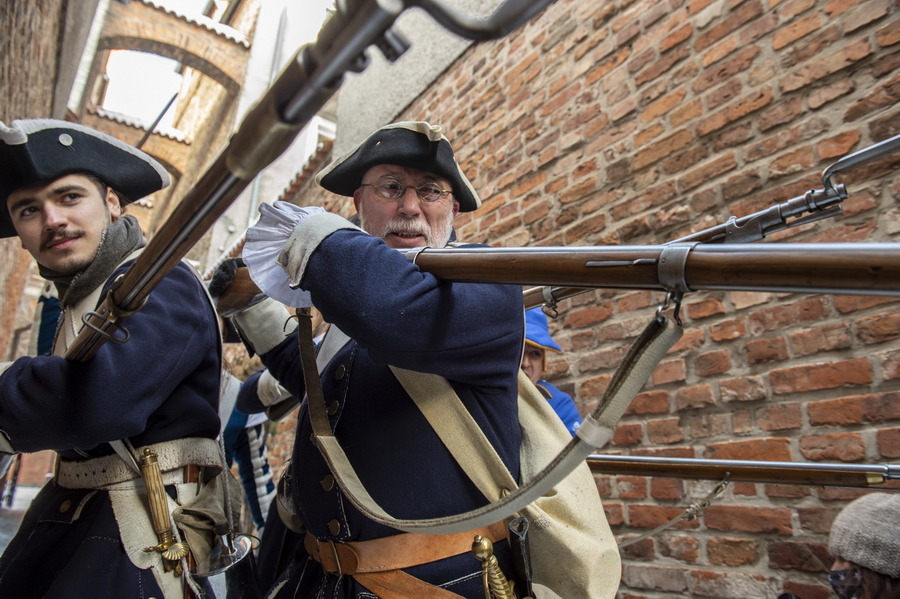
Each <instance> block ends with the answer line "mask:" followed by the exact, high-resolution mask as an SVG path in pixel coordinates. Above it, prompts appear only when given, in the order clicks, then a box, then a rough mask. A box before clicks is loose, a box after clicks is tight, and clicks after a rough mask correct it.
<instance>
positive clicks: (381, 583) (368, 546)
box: [303, 522, 506, 599]
mask: <svg viewBox="0 0 900 599" xmlns="http://www.w3.org/2000/svg"><path fill="white" fill-rule="evenodd" d="M475 535H481V536H482V537H485V538H487V539H490V541H491V542H492V543H497V542H499V541H501V540H503V539H506V525H505V524H504V523H503V522H498V523H496V524H492V525H491V526H486V527H484V528H480V529H478V530H472V531H467V532H460V533H454V534H448V535H427V534H419V533H403V534H399V535H394V536H390V537H383V538H381V539H372V540H369V541H353V542H349V543H341V542H339V541H330V540H327V539H325V540H319V539H317V538H316V537H314V536H313V535H312V534H310V533H306V538H305V539H304V543H303V545H304V547H305V548H306V551H307V553H309V555H310V556H312V558H313V559H314V560H316V561H317V562H319V563H320V564H322V568H323V569H324V570H325V571H326V572H329V573H331V574H336V575H338V576H340V575H343V574H347V575H351V576H353V578H355V579H356V581H357V582H359V583H360V584H361V585H363V586H364V587H366V588H367V589H369V590H370V591H372V592H373V593H375V594H376V595H378V596H379V597H381V598H382V599H401V598H404V597H409V598H416V599H418V598H421V597H434V598H450V597H459V595H457V594H455V593H451V592H450V591H445V590H443V589H441V588H439V587H435V586H432V585H430V584H428V583H426V582H423V581H421V580H419V579H418V578H415V577H413V576H410V575H409V574H406V573H405V572H401V571H400V570H401V569H402V568H411V567H413V566H418V565H421V564H427V563H429V562H435V561H438V560H441V559H444V558H448V557H453V556H455V555H459V554H461V553H465V552H467V551H471V550H472V541H473V540H474V538H475Z"/></svg>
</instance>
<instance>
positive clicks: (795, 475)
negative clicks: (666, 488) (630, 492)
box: [587, 454, 900, 487]
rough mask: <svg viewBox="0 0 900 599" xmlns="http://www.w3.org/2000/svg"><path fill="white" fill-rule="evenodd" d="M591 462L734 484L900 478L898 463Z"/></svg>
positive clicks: (846, 483) (620, 470) (628, 471)
mask: <svg viewBox="0 0 900 599" xmlns="http://www.w3.org/2000/svg"><path fill="white" fill-rule="evenodd" d="M587 462H588V466H589V467H590V468H591V471H592V472H596V473H599V474H614V475H629V476H657V477H664V478H683V479H695V480H725V479H727V480H729V481H733V482H752V483H769V484H779V485H799V486H814V487H871V486H873V485H879V484H882V483H884V482H885V481H886V480H890V479H897V478H900V472H898V466H897V465H894V464H884V465H870V464H822V463H804V462H767V461H753V460H707V459H697V458H668V457H656V456H623V455H601V454H592V455H590V456H588V458H587Z"/></svg>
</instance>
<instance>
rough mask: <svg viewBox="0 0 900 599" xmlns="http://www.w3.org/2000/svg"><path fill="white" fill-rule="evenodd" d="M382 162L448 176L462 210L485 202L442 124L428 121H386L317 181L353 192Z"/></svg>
mask: <svg viewBox="0 0 900 599" xmlns="http://www.w3.org/2000/svg"><path fill="white" fill-rule="evenodd" d="M379 164H396V165H398V166H405V167H407V168H414V169H417V170H420V171H426V172H429V173H433V174H435V175H440V176H441V177H444V178H445V179H447V180H448V181H450V184H451V185H452V186H453V197H454V198H455V199H456V200H457V201H458V202H459V210H460V212H470V211H472V210H475V209H476V208H478V207H479V206H481V199H479V197H478V194H477V193H475V189H474V188H473V187H472V184H471V183H470V182H469V180H468V179H467V178H466V176H465V175H464V174H463V172H462V169H461V168H459V164H457V162H456V158H455V157H454V156H453V148H452V147H451V146H450V141H449V140H448V139H447V138H446V137H444V136H443V135H442V134H441V128H440V127H438V126H436V125H431V124H429V123H426V122H425V121H404V122H400V123H394V124H392V125H386V126H384V127H382V128H381V129H379V130H378V131H376V132H375V133H373V134H372V135H370V136H369V137H367V138H366V139H365V141H363V142H362V143H361V144H359V145H358V146H356V148H354V149H353V150H352V151H351V152H350V153H349V154H347V155H346V156H342V157H341V158H338V159H337V160H335V161H334V162H332V163H331V164H330V165H328V166H327V167H326V168H325V169H324V170H322V171H321V172H320V173H319V174H318V175H317V176H316V182H317V183H318V184H319V185H321V186H322V187H324V188H325V189H327V190H328V191H331V192H333V193H336V194H340V195H342V196H352V195H353V192H354V191H356V190H357V189H359V186H360V184H361V183H362V178H363V175H365V174H366V172H367V171H368V170H369V169H370V168H372V167H373V166H378V165H379Z"/></svg>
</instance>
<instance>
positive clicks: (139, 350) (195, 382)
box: [0, 264, 221, 599]
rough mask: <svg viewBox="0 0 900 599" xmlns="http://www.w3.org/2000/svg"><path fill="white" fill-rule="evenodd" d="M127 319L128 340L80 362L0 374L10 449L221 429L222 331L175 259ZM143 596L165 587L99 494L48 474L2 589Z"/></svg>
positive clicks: (95, 450)
mask: <svg viewBox="0 0 900 599" xmlns="http://www.w3.org/2000/svg"><path fill="white" fill-rule="evenodd" d="M124 269H125V266H123V267H120V269H119V270H118V271H116V272H115V273H114V274H113V275H112V276H111V277H110V278H109V279H108V281H107V287H108V286H109V284H110V283H111V282H112V281H113V280H114V279H115V277H116V276H117V275H118V274H120V273H121V272H124ZM125 326H126V328H127V329H128V330H129V331H130V332H131V339H130V340H129V341H128V342H127V343H124V344H118V343H106V344H104V345H103V346H102V347H101V348H100V349H99V350H98V351H97V353H96V355H95V356H94V357H93V359H91V360H90V361H88V362H86V363H75V362H67V361H66V360H64V359H63V358H61V357H57V356H42V357H36V358H20V359H19V360H16V361H15V362H14V363H13V364H12V366H11V367H10V368H9V369H8V370H7V371H6V372H5V373H3V374H2V375H0V429H2V430H3V431H4V432H5V433H6V435H7V436H8V438H9V441H10V443H11V444H12V446H13V448H15V449H16V450H17V451H23V452H32V451H38V450H43V449H54V450H56V451H58V452H59V453H60V455H61V456H62V457H64V458H68V459H81V457H80V455H79V454H78V453H77V452H76V451H74V450H75V449H76V448H77V449H80V450H82V451H84V452H86V453H87V454H89V455H91V456H102V455H109V454H112V453H113V449H112V447H111V446H110V445H109V444H108V441H113V440H117V439H122V438H125V437H127V438H129V439H130V440H131V441H132V442H133V443H134V445H135V447H140V446H143V445H148V444H153V443H159V442H162V441H168V440H172V439H179V438H183V437H207V438H211V439H212V438H215V437H216V436H217V434H218V431H219V418H218V414H217V409H218V398H219V381H220V373H221V363H220V356H219V346H218V343H219V342H218V327H217V324H216V321H215V315H214V314H213V312H212V307H211V306H210V304H209V300H208V299H207V297H206V296H205V291H204V290H203V288H202V286H201V284H200V282H199V280H198V279H197V277H196V276H195V275H194V274H193V273H192V272H190V270H189V267H187V266H186V265H183V264H179V265H178V266H176V267H175V268H174V269H173V271H172V272H171V273H170V274H169V275H168V276H167V277H165V278H164V279H163V280H162V281H161V282H160V284H159V285H158V287H157V288H156V289H155V290H154V291H153V293H152V294H151V295H150V298H149V300H148V301H147V304H146V305H145V306H144V308H143V309H141V310H140V311H139V312H137V313H136V314H134V315H133V316H131V317H129V318H128V319H127V321H126V322H125ZM67 502H68V503H67ZM77 508H80V509H77ZM151 596H156V597H160V598H161V597H162V593H161V592H160V591H159V587H158V586H157V583H156V581H155V579H154V576H153V573H152V572H151V571H149V570H139V569H138V568H136V567H135V566H133V565H132V563H131V561H130V560H129V559H128V557H127V555H126V554H125V553H124V550H123V547H122V542H121V540H120V538H119V531H118V527H117V525H116V521H115V518H114V516H113V513H112V508H111V506H110V502H109V497H108V495H107V493H105V492H103V491H92V490H90V489H86V490H70V489H63V488H62V487H59V486H58V485H56V484H55V483H54V482H53V481H52V480H51V481H50V482H48V483H47V485H45V487H44V488H43V489H42V490H41V492H40V493H39V494H38V496H37V498H36V499H35V500H34V503H33V504H32V506H31V507H30V508H29V510H28V512H27V513H26V515H25V519H24V521H23V523H22V525H21V527H20V529H19V532H18V533H17V534H16V537H15V538H14V539H13V540H12V542H11V543H10V545H9V546H8V547H7V549H6V551H5V552H4V553H3V556H2V557H0V597H19V598H29V597H47V598H57V597H58V598H60V599H62V598H65V599H79V598H82V597H83V598H85V599H88V598H90V599H99V598H105V597H108V598H110V599H121V598H123V597H129V598H130V597H134V598H139V597H151Z"/></svg>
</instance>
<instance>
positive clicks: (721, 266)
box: [218, 136, 900, 316]
mask: <svg viewBox="0 0 900 599" xmlns="http://www.w3.org/2000/svg"><path fill="white" fill-rule="evenodd" d="M898 150H900V136H896V137H893V138H891V139H888V140H885V141H883V142H880V143H878V144H875V145H873V146H871V147H868V148H865V149H863V150H860V151H859V152H855V153H853V154H850V155H848V156H846V157H844V158H841V159H840V160H838V161H837V162H835V163H834V164H832V165H831V166H829V167H828V168H827V169H826V170H825V172H824V174H823V187H822V188H821V189H817V190H810V191H808V192H806V193H805V194H803V195H801V196H798V197H796V198H792V199H790V200H788V201H786V202H783V203H780V204H776V205H774V206H771V207H769V208H765V209H763V210H760V211H758V212H755V213H753V214H750V215H748V216H744V217H741V218H735V217H732V218H730V219H729V220H728V221H727V222H726V223H724V224H720V225H716V226H713V227H710V228H708V229H704V230H702V231H699V232H697V233H693V234H691V235H688V236H686V237H681V238H679V239H676V240H674V241H671V242H668V243H665V244H661V245H631V246H566V247H530V248H454V249H443V248H416V249H413V250H400V251H402V252H405V253H406V256H407V258H408V259H409V260H410V261H412V262H414V263H415V264H416V265H417V266H418V267H419V268H420V269H421V270H423V271H426V272H430V273H431V274H433V275H435V276H436V277H438V278H439V279H444V280H448V281H456V282H470V283H498V284H514V285H523V286H532V285H537V286H538V287H533V288H530V289H526V290H525V291H524V307H525V308H526V309H528V308H533V307H536V306H540V305H548V306H549V307H550V308H554V307H555V305H556V302H558V301H559V300H561V299H563V298H566V297H570V296H572V295H576V294H578V293H583V292H585V291H588V290H590V289H594V288H612V289H656V290H662V291H670V292H672V291H674V292H675V294H676V295H683V294H684V293H686V292H688V291H698V290H714V289H726V290H733V291H774V292H806V293H837V294H860V295H892V296H895V295H900V244H896V243H819V244H811V243H810V244H808V243H781V244H775V243H767V244H762V245H753V244H752V243H753V242H755V241H759V240H762V239H764V238H765V237H766V236H768V235H771V234H772V233H775V232H777V231H781V230H784V229H787V228H791V227H796V226H800V225H805V224H808V223H811V222H815V221H818V220H822V219H825V218H830V217H834V216H838V215H840V214H841V213H842V209H841V206H840V203H841V202H842V201H843V200H845V199H847V197H848V195H847V190H846V188H845V186H844V185H840V184H839V185H835V184H834V183H833V181H832V177H833V176H834V175H835V174H838V173H840V172H845V171H847V170H852V169H854V168H859V167H860V166H862V165H864V164H868V163H869V162H872V161H874V160H877V159H878V158H882V157H884V156H887V155H889V154H892V153H895V152H897V151H898ZM257 293H259V288H258V287H257V286H256V285H255V284H254V283H253V281H252V280H251V279H250V276H249V274H248V273H247V272H246V269H240V270H239V271H238V274H237V276H236V277H235V280H234V282H233V283H232V284H231V286H230V287H229V289H228V291H227V292H226V293H225V294H224V295H223V296H222V297H220V298H219V300H218V310H219V313H220V314H222V315H223V316H229V315H231V314H234V313H235V312H237V311H239V310H240V309H241V308H242V307H244V306H246V305H247V303H248V302H249V300H250V299H251V298H252V297H253V296H254V295H256V294H257Z"/></svg>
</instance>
